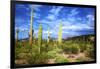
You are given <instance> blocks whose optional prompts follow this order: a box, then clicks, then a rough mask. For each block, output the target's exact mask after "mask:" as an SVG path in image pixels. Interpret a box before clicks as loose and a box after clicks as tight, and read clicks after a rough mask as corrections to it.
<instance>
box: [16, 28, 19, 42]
mask: <svg viewBox="0 0 100 69" xmlns="http://www.w3.org/2000/svg"><path fill="white" fill-rule="evenodd" d="M18 33H19V29H16V42H18Z"/></svg>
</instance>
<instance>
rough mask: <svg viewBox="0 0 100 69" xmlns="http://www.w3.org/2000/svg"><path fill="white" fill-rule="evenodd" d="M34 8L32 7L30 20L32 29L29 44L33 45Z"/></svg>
mask: <svg viewBox="0 0 100 69" xmlns="http://www.w3.org/2000/svg"><path fill="white" fill-rule="evenodd" d="M33 31H34V30H33V8H31V20H30V31H29V44H30V46H32V40H33Z"/></svg>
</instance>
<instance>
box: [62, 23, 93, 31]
mask: <svg viewBox="0 0 100 69" xmlns="http://www.w3.org/2000/svg"><path fill="white" fill-rule="evenodd" d="M62 29H64V30H73V31H78V30H86V29H93V27H91V26H89V25H87V24H75V25H74V24H73V25H66V26H63V27H62Z"/></svg>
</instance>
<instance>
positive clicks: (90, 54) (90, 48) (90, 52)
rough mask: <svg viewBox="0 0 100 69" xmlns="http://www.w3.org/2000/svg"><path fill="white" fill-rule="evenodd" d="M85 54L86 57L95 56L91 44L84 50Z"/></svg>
mask: <svg viewBox="0 0 100 69" xmlns="http://www.w3.org/2000/svg"><path fill="white" fill-rule="evenodd" d="M85 55H86V56H87V57H90V58H94V57H95V55H94V48H93V47H92V46H90V47H87V49H86V51H85Z"/></svg>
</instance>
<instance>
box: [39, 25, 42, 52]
mask: <svg viewBox="0 0 100 69" xmlns="http://www.w3.org/2000/svg"><path fill="white" fill-rule="evenodd" d="M38 45H39V53H40V47H41V45H42V25H41V24H40V25H39V32H38Z"/></svg>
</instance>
